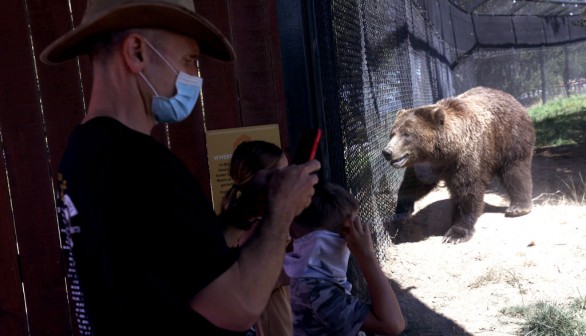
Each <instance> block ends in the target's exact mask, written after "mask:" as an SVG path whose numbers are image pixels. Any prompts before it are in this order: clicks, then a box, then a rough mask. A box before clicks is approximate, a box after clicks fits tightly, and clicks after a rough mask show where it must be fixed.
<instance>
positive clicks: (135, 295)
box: [57, 117, 241, 335]
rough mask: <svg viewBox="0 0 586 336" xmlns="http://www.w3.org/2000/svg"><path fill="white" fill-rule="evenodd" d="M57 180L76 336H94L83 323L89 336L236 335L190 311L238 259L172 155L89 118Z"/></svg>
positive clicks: (205, 202)
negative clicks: (81, 332) (79, 334)
mask: <svg viewBox="0 0 586 336" xmlns="http://www.w3.org/2000/svg"><path fill="white" fill-rule="evenodd" d="M59 175H60V176H59V180H60V181H59V185H58V190H57V192H58V199H59V200H58V204H59V209H58V210H59V211H58V212H59V217H60V219H61V220H60V225H61V232H62V235H63V239H62V241H63V248H64V252H66V257H69V253H70V252H71V251H73V253H72V255H73V258H69V261H70V265H69V268H68V273H69V274H68V275H69V277H70V285H73V289H72V294H73V295H74V296H77V298H79V299H80V300H79V301H80V302H78V303H76V305H77V307H78V308H79V309H78V319H79V321H81V322H82V323H81V324H82V326H81V327H82V329H83V328H86V327H87V329H88V331H87V332H88V334H90V332H89V326H84V325H83V320H84V317H85V318H88V317H89V321H90V322H91V323H90V324H91V329H92V332H93V334H94V335H224V334H232V333H227V332H223V331H221V330H218V329H216V328H215V327H214V326H213V325H212V324H211V323H209V322H208V321H207V320H206V319H204V318H203V317H202V316H200V315H199V314H197V313H195V312H194V311H193V310H191V309H190V306H189V301H190V299H191V298H192V297H193V296H194V295H195V294H196V293H198V292H199V291H201V290H202V289H203V288H205V287H206V286H207V285H208V284H209V283H210V282H212V281H213V280H214V279H215V278H217V277H218V276H219V275H221V274H222V273H223V272H224V271H225V270H227V269H228V268H229V267H230V266H231V265H232V264H233V263H234V262H235V260H236V259H237V257H238V251H237V250H234V249H230V248H228V247H227V246H226V243H225V240H224V237H223V234H222V231H221V228H220V225H219V224H218V223H217V218H216V215H215V213H214V211H213V208H212V206H211V203H210V201H209V200H208V198H207V197H206V196H205V195H204V193H203V192H202V190H201V187H200V186H199V185H198V183H197V181H196V180H195V178H194V177H193V176H192V175H191V174H190V172H189V171H188V169H187V168H186V167H185V166H184V165H183V164H182V163H181V162H180V160H179V159H178V158H177V157H176V156H175V155H173V154H172V153H171V151H169V150H168V149H167V148H166V147H165V146H163V145H161V144H160V143H158V142H157V141H155V140H154V139H153V138H151V137H150V136H148V135H145V134H142V133H139V132H136V131H134V130H131V129H130V128H128V127H126V126H124V125H123V124H121V123H119V122H118V121H116V120H114V119H111V118H107V117H99V118H94V119H92V120H90V121H88V122H87V123H85V124H82V125H80V126H78V127H77V128H76V129H75V131H74V132H73V133H72V135H71V137H70V140H69V145H68V148H67V150H66V152H65V155H64V157H63V160H62V162H61V166H60V174H59ZM71 247H72V248H71ZM77 277H79V284H80V285H81V289H80V290H79V289H78V288H77V284H78V282H77ZM83 301H85V308H87V309H85V308H84V303H83ZM84 311H85V312H87V315H85V314H84ZM79 312H81V314H79ZM80 315H81V317H80ZM237 334H241V333H237Z"/></svg>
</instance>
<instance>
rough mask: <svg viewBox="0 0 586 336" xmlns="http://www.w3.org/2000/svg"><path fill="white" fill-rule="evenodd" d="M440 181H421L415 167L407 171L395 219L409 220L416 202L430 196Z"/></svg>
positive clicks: (399, 193) (400, 187)
mask: <svg viewBox="0 0 586 336" xmlns="http://www.w3.org/2000/svg"><path fill="white" fill-rule="evenodd" d="M438 181H439V180H438V179H437V178H436V179H435V180H428V181H421V180H420V179H419V178H418V175H417V173H416V171H415V169H414V168H413V167H409V168H407V169H405V174H404V176H403V181H402V182H401V186H399V192H398V195H397V206H396V207H395V218H408V217H410V216H411V214H413V211H414V210H415V202H416V201H418V200H419V199H421V198H423V196H425V195H427V194H429V192H430V191H432V190H433V188H435V187H436V185H437V184H438Z"/></svg>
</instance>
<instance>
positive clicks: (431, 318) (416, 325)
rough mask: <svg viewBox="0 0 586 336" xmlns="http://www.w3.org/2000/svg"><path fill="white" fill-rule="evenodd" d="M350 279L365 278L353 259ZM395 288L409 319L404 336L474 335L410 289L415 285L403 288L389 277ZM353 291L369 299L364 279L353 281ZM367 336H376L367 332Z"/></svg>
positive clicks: (406, 317) (404, 313)
mask: <svg viewBox="0 0 586 336" xmlns="http://www.w3.org/2000/svg"><path fill="white" fill-rule="evenodd" d="M348 278H349V279H364V278H363V276H362V274H360V270H359V269H358V268H357V265H356V263H355V262H354V261H353V260H352V259H351V262H350V267H349V275H348ZM389 282H390V284H391V286H392V287H393V290H394V291H395V293H396V295H397V299H398V300H399V304H400V306H401V309H402V311H403V316H405V319H406V320H407V329H406V330H405V331H404V332H403V333H402V334H401V335H402V336H432V335H433V336H468V335H472V334H471V333H469V332H467V331H466V330H465V329H464V328H463V327H462V326H460V325H459V324H458V323H456V322H455V321H453V320H452V319H450V318H448V317H446V316H444V315H441V314H439V313H437V312H435V311H434V310H433V309H431V308H430V307H428V306H427V305H426V304H425V303H423V302H421V301H420V300H419V299H417V298H416V297H415V296H413V295H411V293H410V291H411V290H412V289H415V288H414V287H409V288H401V286H400V285H399V284H397V282H395V281H394V280H392V279H389ZM352 285H353V290H352V292H353V293H354V294H355V295H357V296H359V297H362V298H363V299H364V300H367V301H368V294H367V293H368V289H367V287H366V283H365V282H364V281H353V282H352ZM367 336H374V335H372V334H367Z"/></svg>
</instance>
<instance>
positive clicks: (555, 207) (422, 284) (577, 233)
mask: <svg viewBox="0 0 586 336" xmlns="http://www.w3.org/2000/svg"><path fill="white" fill-rule="evenodd" d="M532 174H533V184H534V192H533V196H534V204H535V207H534V209H533V211H532V212H531V213H530V214H528V215H526V216H522V217H518V218H505V217H504V210H505V208H506V206H507V205H508V202H507V200H506V197H504V195H503V194H502V192H501V191H500V188H499V186H498V185H494V186H493V187H491V189H490V190H489V191H488V192H487V194H486V196H485V212H484V214H483V215H482V216H481V217H480V218H479V220H478V222H477V223H476V226H475V228H476V233H475V234H474V237H473V238H472V239H471V240H470V241H469V242H466V243H462V244H458V245H450V244H443V243H442V236H443V234H444V233H445V231H446V230H447V227H448V226H449V223H450V219H451V213H450V210H449V208H450V206H449V199H448V193H447V191H446V190H445V188H443V187H440V188H438V189H437V190H436V191H434V192H432V193H431V194H430V195H428V196H427V197H426V198H424V199H422V200H421V201H419V202H418V203H417V204H416V213H415V214H414V216H413V218H412V219H411V221H410V223H409V224H408V225H406V226H404V227H403V229H401V230H400V231H399V233H398V235H397V238H398V239H399V240H397V242H396V243H395V244H393V245H392V246H390V247H389V249H390V250H389V253H388V255H389V256H390V258H389V260H388V261H385V262H383V269H384V271H385V272H386V274H387V275H388V276H389V278H390V279H391V280H392V283H393V285H395V288H396V290H397V293H398V297H399V300H400V303H401V305H402V307H403V311H404V313H405V315H406V318H407V320H408V325H409V328H408V330H407V331H406V332H405V333H404V334H405V335H450V336H451V335H486V336H489V335H490V336H493V335H518V331H519V329H520V323H521V322H522V321H520V320H517V319H515V318H511V317H508V316H506V315H504V314H502V313H501V312H500V311H501V309H503V308H507V307H511V306H516V305H529V304H531V303H534V302H536V301H539V300H548V301H551V302H558V303H564V302H569V300H571V299H573V298H584V297H585V296H586V199H584V197H585V196H584V187H585V185H586V144H583V145H581V146H561V147H557V148H550V149H537V150H536V152H535V156H534V160H533V172H532ZM576 196H578V201H579V202H580V203H579V204H577V203H576V199H575V198H576ZM572 198H574V199H573V200H572Z"/></svg>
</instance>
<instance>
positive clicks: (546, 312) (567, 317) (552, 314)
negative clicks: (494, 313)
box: [501, 299, 586, 336]
mask: <svg viewBox="0 0 586 336" xmlns="http://www.w3.org/2000/svg"><path fill="white" fill-rule="evenodd" d="M501 313H503V314H505V315H508V316H512V317H516V318H521V319H523V320H524V321H523V323H522V325H521V329H520V330H519V335H527V336H528V335H531V336H546V335H556V336H580V335H586V320H585V319H584V299H578V300H574V302H572V303H571V304H569V305H563V304H560V303H556V302H548V301H539V302H537V303H535V304H532V305H526V306H513V307H507V308H504V309H501Z"/></svg>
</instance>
